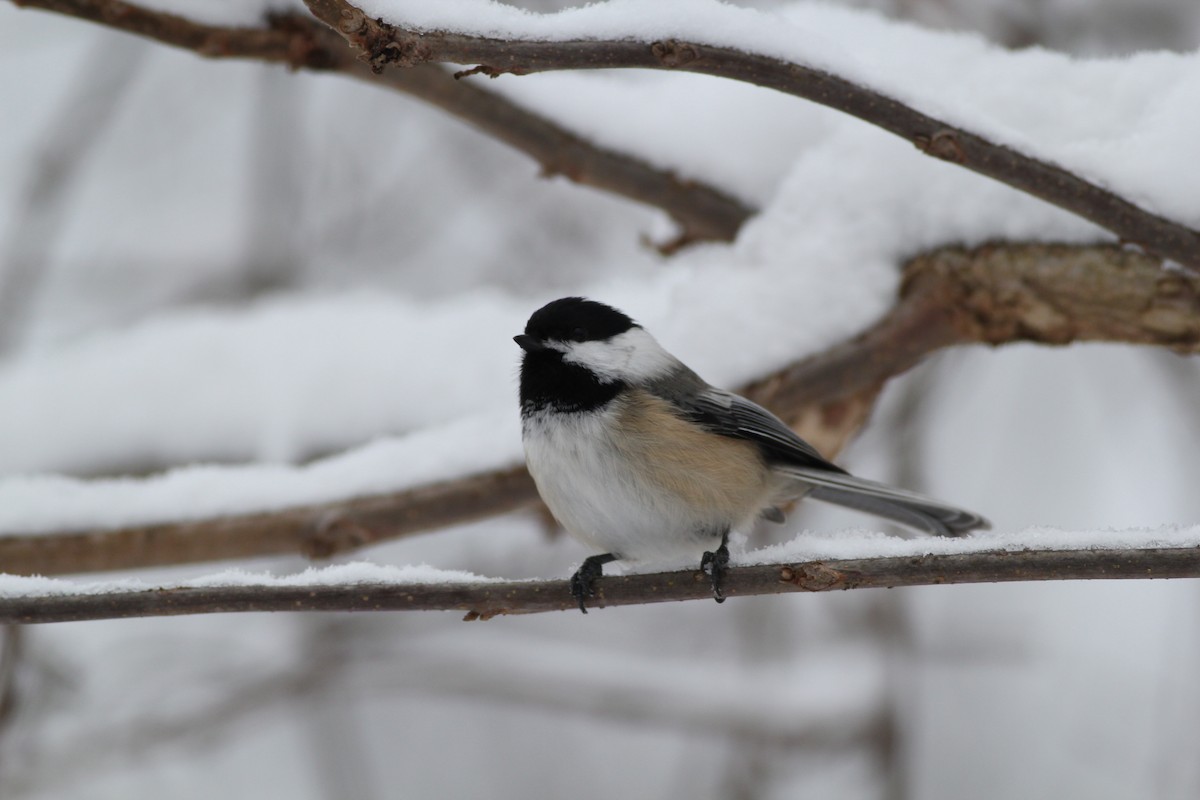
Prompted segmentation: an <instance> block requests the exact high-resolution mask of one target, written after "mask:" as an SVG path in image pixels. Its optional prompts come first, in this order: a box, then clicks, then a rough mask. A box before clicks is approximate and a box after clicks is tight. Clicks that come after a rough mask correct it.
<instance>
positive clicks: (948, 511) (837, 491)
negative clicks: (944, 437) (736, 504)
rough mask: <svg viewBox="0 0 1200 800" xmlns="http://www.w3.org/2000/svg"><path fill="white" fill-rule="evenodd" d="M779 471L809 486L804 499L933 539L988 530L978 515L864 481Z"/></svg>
mask: <svg viewBox="0 0 1200 800" xmlns="http://www.w3.org/2000/svg"><path fill="white" fill-rule="evenodd" d="M781 471H782V472H784V473H785V474H787V475H789V476H791V477H794V478H795V479H797V480H799V481H802V482H803V483H805V484H807V485H809V486H810V487H812V488H811V489H810V490H809V492H808V494H807V496H808V497H811V498H813V499H814V500H822V501H824V502H827V503H834V504H835V505H839V506H844V507H846V508H850V509H853V510H855V511H863V512H866V513H868V514H874V515H875V516H878V517H883V518H885V519H890V520H892V521H893V522H899V523H900V524H901V525H907V526H908V527H910V528H915V529H917V530H919V531H924V532H926V533H932V534H934V535H936V536H963V535H965V534H967V533H969V532H971V531H973V530H987V529H988V528H990V527H992V525H991V523H990V522H988V521H987V520H986V519H984V518H983V517H981V516H979V515H978V514H975V513H972V512H970V511H966V510H964V509H961V508H955V507H954V506H948V505H946V504H945V503H942V502H940V501H938V500H934V499H933V498H932V497H926V496H925V495H923V494H918V493H917V492H910V491H907V490H906V489H897V488H895V487H893V486H886V485H884V484H882V483H876V482H875V481H869V480H866V479H865V478H856V477H855V476H853V475H847V474H845V473H838V472H830V471H828V470H822V469H810V468H805V467H786V468H784V469H782V470H781Z"/></svg>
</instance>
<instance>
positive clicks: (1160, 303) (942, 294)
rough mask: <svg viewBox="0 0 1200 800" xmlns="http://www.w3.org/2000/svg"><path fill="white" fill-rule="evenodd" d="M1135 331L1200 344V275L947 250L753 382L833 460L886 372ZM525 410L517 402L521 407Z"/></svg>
mask: <svg viewBox="0 0 1200 800" xmlns="http://www.w3.org/2000/svg"><path fill="white" fill-rule="evenodd" d="M1018 341H1033V342H1040V343H1043V344H1056V345H1065V344H1068V343H1070V342H1075V341H1107V342H1133V343H1138V344H1148V345H1157V346H1161V347H1167V348H1171V349H1173V350H1176V351H1177V352H1180V353H1200V277H1197V276H1193V275H1189V274H1186V273H1182V272H1168V271H1164V270H1163V269H1161V267H1160V266H1159V264H1158V262H1157V260H1156V259H1154V258H1151V257H1150V256H1147V255H1145V254H1142V253H1138V252H1134V251H1131V250H1125V249H1121V248H1118V247H1107V246H1094V247H1080V246H1073V245H1001V244H997V245H988V246H984V247H980V248H975V249H972V250H967V249H963V248H946V249H942V250H937V251H934V252H932V253H928V254H925V255H922V256H918V257H917V258H915V259H913V260H912V261H911V262H909V264H908V265H907V267H906V269H905V279H904V283H903V287H902V290H901V296H900V298H899V300H898V301H897V304H896V306H895V307H894V308H893V309H892V311H891V312H890V313H889V314H888V315H887V316H885V317H884V318H883V319H882V320H880V321H879V322H878V323H877V324H876V325H874V326H873V327H871V328H870V329H868V330H867V331H865V332H864V333H862V334H860V335H859V336H856V337H854V338H852V339H850V340H848V341H846V342H843V343H842V344H839V345H837V346H835V347H833V348H831V349H829V350H827V351H825V352H823V353H821V354H819V355H816V356H812V357H810V358H806V359H803V360H801V361H798V362H797V363H795V364H793V365H790V366H787V367H785V368H783V369H781V370H779V371H778V372H776V373H774V374H772V375H770V376H769V377H767V378H764V379H762V380H759V381H756V382H755V383H752V384H750V385H748V386H745V387H742V389H741V391H743V392H744V393H745V394H746V395H747V396H748V397H750V398H751V399H753V400H755V401H756V402H759V403H762V404H763V405H766V406H767V407H769V408H771V409H772V410H774V411H775V412H776V413H778V414H779V415H780V416H781V417H783V418H784V419H785V420H786V421H787V422H788V423H789V424H791V425H792V426H793V427H794V428H796V430H797V431H798V432H799V433H800V435H801V436H803V437H804V438H806V439H808V440H809V441H810V442H812V443H813V444H814V445H815V446H816V447H817V448H818V449H820V450H821V451H822V452H824V453H825V454H826V455H828V456H830V457H833V456H834V455H836V454H837V453H838V452H839V451H840V450H841V448H842V447H843V446H844V445H845V444H846V442H847V441H849V439H850V438H851V437H852V436H853V435H854V434H855V433H856V432H857V431H858V430H859V429H860V428H861V427H862V425H863V424H864V423H865V422H866V420H867V418H868V417H869V415H870V413H871V408H872V407H873V404H874V401H875V397H876V396H877V394H878V392H879V391H880V389H881V388H882V387H883V385H884V383H885V382H886V381H887V380H888V379H890V378H892V377H893V376H895V375H899V374H901V373H903V372H905V371H906V370H908V369H909V368H910V367H912V366H913V365H915V364H916V363H917V362H918V361H920V360H921V359H922V358H924V357H925V356H926V355H928V354H930V353H932V352H934V351H936V350H939V349H941V348H945V347H950V346H954V345H961V344H972V343H982V344H989V345H1000V344H1004V343H1007V342H1018ZM514 413H516V412H515V411H514ZM536 502H537V493H536V490H535V489H534V486H533V481H532V480H531V479H530V478H529V475H528V473H526V472H525V470H524V468H513V469H508V470H502V471H498V472H489V473H483V474H478V475H471V476H467V477H464V478H461V479H458V480H453V481H449V482H445V483H438V484H433V485H429V486H421V487H417V488H414V489H409V490H405V491H401V492H395V493H391V494H385V495H378V496H372V497H364V498H358V499H353V500H346V501H342V502H333V503H325V504H320V505H312V506H305V507H300V508H291V509H285V510H282V511H271V512H264V513H260V514H248V515H244V516H237V517H226V518H221V519H210V520H197V521H189V522H168V523H162V524H158V525H142V526H135V527H129V528H120V529H114V530H89V531H78V532H64V533H54V534H27V535H26V534H14V535H9V536H0V565H3V569H4V571H6V572H10V573H14V574H26V575H28V574H42V575H59V574H67V573H78V572H94V571H105V570H117V569H135V568H141V567H151V566H162V565H167V564H183V563H195V562H202V561H216V560H223V559H236V558H249V557H254V556H268V555H280V554H286V553H300V554H303V555H307V556H309V557H313V558H321V557H328V556H331V555H334V554H337V553H343V552H347V551H350V550H353V549H356V548H359V547H363V546H366V545H370V544H373V543H377V542H381V541H386V540H390V539H394V538H398V537H402V536H408V535H411V534H414V533H419V532H422V531H428V530H432V529H436V528H439V527H445V526H449V525H455V524H462V523H466V522H471V521H474V520H479V519H483V518H486V517H489V516H494V515H497V514H502V513H506V512H509V511H513V510H516V509H519V508H522V507H526V506H529V505H532V504H534V503H536Z"/></svg>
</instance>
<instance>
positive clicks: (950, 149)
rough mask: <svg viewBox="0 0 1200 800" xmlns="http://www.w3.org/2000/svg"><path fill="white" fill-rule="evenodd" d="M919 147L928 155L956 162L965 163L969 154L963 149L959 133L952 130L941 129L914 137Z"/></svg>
mask: <svg viewBox="0 0 1200 800" xmlns="http://www.w3.org/2000/svg"><path fill="white" fill-rule="evenodd" d="M913 143H914V144H915V145H916V146H917V148H918V149H919V150H920V151H921V152H923V153H925V154H926V155H930V156H933V157H934V158H940V159H941V160H942V161H949V162H951V163H954V164H965V163H966V161H967V154H966V152H965V151H964V150H963V146H962V142H960V141H959V139H958V134H957V133H955V132H954V131H951V130H940V131H937V132H936V133H934V134H933V136H918V137H916V138H915V139H913Z"/></svg>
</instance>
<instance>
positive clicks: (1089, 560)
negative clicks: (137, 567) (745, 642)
mask: <svg viewBox="0 0 1200 800" xmlns="http://www.w3.org/2000/svg"><path fill="white" fill-rule="evenodd" d="M1196 577H1200V548H1195V547H1169V548H1161V547H1160V548H1142V549H1123V548H1110V549H1084V550H1013V551H996V550H992V551H983V552H975V553H957V554H952V555H919V556H912V555H907V556H893V557H876V558H860V559H839V560H829V561H809V562H802V563H793V564H758V565H754V566H746V567H737V568H734V569H731V570H730V571H729V573H728V574H727V576H726V578H725V582H724V584H723V588H724V590H725V594H726V595H728V596H731V597H739V596H749V595H763V594H783V593H785V592H827V591H834V590H841V589H869V588H893V587H899V586H931V585H939V584H948V583H1001V582H1013V581H1046V580H1082V579H1112V578H1196ZM596 590H597V596H596V597H595V598H594V600H593V601H592V603H593V605H594V606H595V607H598V608H604V607H606V606H626V605H645V604H649V603H665V602H673V601H678V600H700V599H708V600H710V601H711V598H712V590H711V588H710V586H709V578H708V576H706V575H705V574H704V573H702V572H700V571H698V570H682V571H678V572H660V573H654V574H646V575H626V576H613V577H605V578H602V579H600V580H599V581H597V584H596ZM574 608H575V599H574V598H573V597H572V596H571V592H570V589H569V588H568V582H567V581H559V580H554V581H502V582H464V583H428V584H387V583H381V584H350V585H332V586H331V585H312V586H284V587H281V586H270V585H258V586H218V587H211V588H209V587H204V588H195V587H171V588H163V589H152V590H142V591H125V592H102V593H96V594H62V595H34V596H10V597H3V598H0V623H40V622H72V621H83V620H96V619H122V618H128V617H158V616H177V615H183V614H217V613H231V612H246V611H460V612H465V614H466V617H465V619H467V620H475V619H489V618H491V617H495V616H498V615H502V614H536V613H540V612H545V611H569V610H571V609H574ZM714 613H720V612H719V611H715V612H714Z"/></svg>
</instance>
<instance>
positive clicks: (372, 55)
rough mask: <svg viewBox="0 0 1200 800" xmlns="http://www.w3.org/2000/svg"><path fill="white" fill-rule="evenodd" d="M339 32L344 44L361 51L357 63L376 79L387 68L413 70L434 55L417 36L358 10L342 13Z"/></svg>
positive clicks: (353, 9)
mask: <svg viewBox="0 0 1200 800" xmlns="http://www.w3.org/2000/svg"><path fill="white" fill-rule="evenodd" d="M338 29H339V30H340V32H341V33H342V35H343V36H345V37H346V40H347V41H349V42H350V43H351V44H353V45H354V46H355V47H357V48H359V49H360V50H361V51H362V53H361V54H360V55H359V59H361V60H362V61H365V62H366V63H367V64H368V65H369V66H370V67H371V72H373V73H375V74H376V75H378V74H380V73H381V72H383V69H384V67H386V66H388V65H390V64H394V65H396V66H399V67H413V66H416V65H417V64H424V63H425V62H427V61H429V60H430V59H431V58H432V57H433V51H432V50H431V49H430V48H429V45H427V44H425V43H424V42H423V41H422V40H421V36H420V34H416V33H408V32H406V31H402V30H400V29H399V28H397V27H396V26H395V25H390V24H388V23H386V22H384V21H383V20H382V19H374V20H373V19H369V18H368V17H367V16H366V15H365V14H363V13H362V12H361V11H359V10H358V9H357V8H346V9H343V10H342V18H341V22H340V23H339V25H338Z"/></svg>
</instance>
